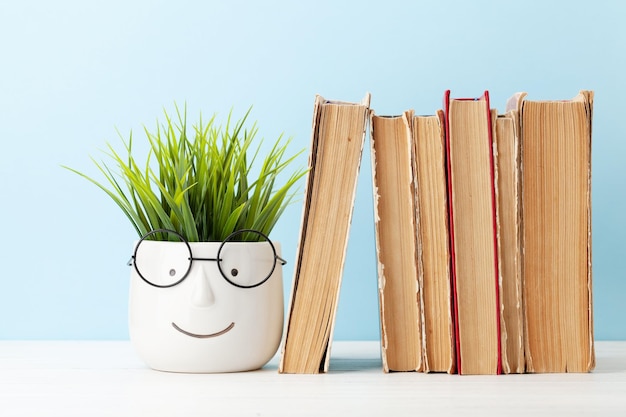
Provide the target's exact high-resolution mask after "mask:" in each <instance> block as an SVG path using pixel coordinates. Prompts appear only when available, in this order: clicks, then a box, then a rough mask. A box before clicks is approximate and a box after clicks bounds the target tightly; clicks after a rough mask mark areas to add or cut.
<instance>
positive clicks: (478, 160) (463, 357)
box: [444, 91, 501, 374]
mask: <svg viewBox="0 0 626 417" xmlns="http://www.w3.org/2000/svg"><path fill="white" fill-rule="evenodd" d="M444 106H445V116H446V117H445V120H446V140H447V155H448V187H449V195H450V204H449V216H450V247H451V258H452V283H453V288H454V311H455V326H456V347H457V349H456V353H457V368H458V372H459V373H460V374H498V373H500V372H501V367H500V366H501V363H500V348H501V346H500V313H499V305H500V302H499V291H498V276H499V273H498V254H497V238H496V206H495V187H494V165H493V150H492V149H493V148H492V147H493V132H492V121H491V119H492V115H491V109H490V107H489V94H488V92H487V91H485V94H484V95H483V96H482V97H480V98H475V99H474V98H472V99H452V98H450V91H447V92H446V94H445V99H444Z"/></svg>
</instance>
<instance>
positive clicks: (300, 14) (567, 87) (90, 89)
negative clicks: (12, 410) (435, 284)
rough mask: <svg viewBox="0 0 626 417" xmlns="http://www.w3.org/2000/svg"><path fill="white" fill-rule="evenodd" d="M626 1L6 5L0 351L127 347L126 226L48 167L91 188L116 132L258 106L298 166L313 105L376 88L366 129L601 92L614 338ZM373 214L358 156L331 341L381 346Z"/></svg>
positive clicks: (621, 225) (624, 248)
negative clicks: (10, 345)
mask: <svg viewBox="0 0 626 417" xmlns="http://www.w3.org/2000/svg"><path fill="white" fill-rule="evenodd" d="M383 4H384V5H383ZM625 4H626V3H624V2H622V1H619V0H615V1H595V2H590V1H567V2H565V1H563V2H558V1H555V2H547V1H545V0H539V1H535V0H531V1H486V0H483V1H461V0H460V1H450V0H448V1H429V2H418V1H409V0H406V1H394V0H390V1H386V2H377V3H374V2H363V1H339V0H319V1H308V2H303V1H299V2H295V1H286V0H285V1H263V2H253V1H249V2H243V1H232V0H231V1H220V2H217V1H207V2H201V1H177V2H172V1H147V0H141V1H128V0H124V1H121V0H107V1H100V2H94V1H78V0H76V1H71V0H58V1H54V2H49V1H43V0H21V1H13V2H9V1H3V2H2V3H0V141H1V142H0V143H1V147H0V202H1V204H0V219H1V221H2V223H1V227H2V232H3V233H2V234H3V238H2V242H1V243H0V245H1V246H0V248H1V250H0V257H1V258H0V259H1V265H2V268H1V269H0V283H1V285H0V288H1V289H0V339H125V338H127V337H128V331H127V318H126V315H127V301H128V296H127V291H128V276H129V270H128V267H127V266H126V264H125V263H126V261H127V260H128V258H129V255H130V250H131V246H132V242H133V240H134V239H135V238H136V236H135V235H134V231H133V230H132V228H131V226H130V224H129V223H128V222H127V220H126V219H125V217H124V216H123V215H122V214H121V212H119V211H118V209H117V207H116V206H115V205H114V204H113V203H112V202H111V201H110V200H109V199H108V198H107V197H106V196H105V195H104V194H103V193H102V192H100V191H99V190H97V189H96V188H95V187H93V186H91V185H89V184H88V183H86V182H85V181H84V180H82V179H80V178H78V177H77V176H75V175H73V174H71V173H69V172H67V171H65V170H63V169H61V168H60V165H61V164H66V165H70V166H72V167H75V168H78V169H80V170H83V171H85V172H87V173H89V174H91V175H97V172H96V169H95V167H94V166H93V165H92V163H91V161H90V160H89V155H92V156H95V157H97V158H100V156H101V154H100V153H99V152H100V149H103V148H104V146H105V143H106V142H107V141H110V142H112V143H113V144H114V145H119V143H120V142H119V138H118V137H117V133H116V130H115V129H118V130H119V131H120V132H121V133H122V134H123V135H125V136H126V135H127V134H128V132H129V131H130V130H131V129H132V130H133V131H134V132H135V135H136V137H137V138H140V137H142V136H141V133H142V132H141V129H142V126H143V125H147V126H149V127H152V126H154V122H155V120H156V118H157V117H161V115H162V110H163V108H166V109H168V110H172V109H173V104H174V102H177V103H185V102H186V103H187V105H188V109H189V110H188V111H189V115H190V117H191V118H195V117H196V116H197V114H198V113H199V112H200V111H202V112H203V113H204V114H205V115H210V114H212V113H214V112H218V116H220V117H222V116H223V117H225V115H226V114H227V112H228V111H229V110H230V109H231V108H233V109H234V111H235V113H237V112H239V114H242V113H243V112H244V111H245V110H246V109H247V108H248V107H249V106H250V105H254V108H253V111H252V118H254V119H256V120H258V121H259V126H260V129H261V134H262V135H263V136H265V137H266V138H268V139H272V138H274V137H276V136H277V135H278V134H280V133H281V132H284V133H285V134H286V135H287V136H293V137H294V142H293V146H292V149H293V152H296V151H297V150H299V149H302V148H306V147H308V145H309V140H310V133H311V115H312V111H313V100H314V96H315V94H318V93H319V94H321V95H323V96H325V97H327V98H332V99H341V100H348V101H358V100H360V99H361V98H362V97H363V96H364V94H365V92H367V91H369V92H371V93H372V108H374V109H375V110H376V112H377V113H378V114H398V113H400V112H402V111H403V110H406V109H409V108H413V109H414V110H415V111H416V113H417V114H432V113H434V111H435V110H436V109H438V108H440V106H441V102H442V97H443V92H444V90H446V89H451V90H452V94H453V96H457V97H459V96H476V95H479V94H481V93H482V92H483V90H485V89H489V90H490V94H491V100H492V104H493V106H494V107H497V108H498V109H499V110H500V111H503V110H504V104H505V101H506V99H507V98H508V97H509V96H510V95H511V94H512V93H514V92H517V91H521V90H524V91H527V92H528V93H529V98H530V99H566V98H570V97H573V96H574V95H575V94H577V93H578V91H579V90H580V89H591V90H594V91H595V93H596V96H595V97H596V100H595V107H594V111H595V114H594V131H593V141H594V142H593V188H592V191H593V262H594V263H593V268H594V283H593V285H594V302H595V306H594V307H595V330H596V338H597V339H626V325H624V322H623V318H624V317H626V303H624V302H623V299H624V295H625V293H626V281H625V280H624V259H625V257H626V239H625V237H626V221H625V220H624V218H625V215H624V213H626V194H625V192H624V191H625V187H624V183H625V181H626V168H625V166H626V165H625V164H624V163H623V159H624V156H626V140H625V139H626V137H625V133H626V131H625V130H626V128H625V123H624V110H623V101H624V98H625V97H626V82H625V81H624V78H623V76H624V74H625V70H624V68H625V66H626V27H625V26H624V25H623V20H624V18H626V6H625ZM366 146H367V145H366ZM366 149H367V148H366ZM300 162H301V164H302V165H306V154H305V155H303V156H302V158H301V160H300ZM301 210H302V206H301V201H299V202H297V203H296V204H294V205H292V206H291V207H290V208H289V210H288V212H287V213H286V214H285V216H284V217H283V218H282V220H281V222H280V223H279V225H278V227H277V228H276V229H275V233H274V235H273V237H274V239H277V240H280V241H281V242H282V244H283V247H284V255H285V257H286V258H287V259H289V260H290V261H293V259H294V253H295V245H296V241H297V237H298V227H299V225H300V216H301ZM372 211H373V210H372V197H371V170H370V160H369V154H368V152H365V153H364V159H363V163H362V170H361V176H360V178H359V184H358V192H357V200H356V206H355V210H354V220H353V224H352V230H351V235H350V243H349V247H348V255H347V264H346V268H345V276H344V282H343V287H342V292H341V299H340V306H339V312H338V317H337V326H336V330H335V338H336V339H377V338H378V337H379V328H378V304H377V294H376V267H375V253H374V226H373V214H372ZM292 266H293V262H290V263H289V264H288V265H287V266H286V267H285V291H286V292H289V289H290V287H291V277H292V272H293V271H292Z"/></svg>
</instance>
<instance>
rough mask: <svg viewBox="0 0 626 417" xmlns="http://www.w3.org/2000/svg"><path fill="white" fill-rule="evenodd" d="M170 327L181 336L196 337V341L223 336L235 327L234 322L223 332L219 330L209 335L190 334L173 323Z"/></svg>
mask: <svg viewBox="0 0 626 417" xmlns="http://www.w3.org/2000/svg"><path fill="white" fill-rule="evenodd" d="M172 327H174V328H175V329H176V330H178V331H179V332H181V333H182V334H184V335H187V336H191V337H196V338H198V339H209V338H211V337H217V336H221V335H223V334H224V333H228V332H229V331H230V330H231V329H232V328H233V327H235V322H232V323H230V324H229V325H228V326H227V327H226V328H225V329H224V330H220V331H219V332H217V333H211V334H196V333H191V332H188V331H186V330H183V329H181V328H180V327H178V326H177V325H176V323H174V322H172Z"/></svg>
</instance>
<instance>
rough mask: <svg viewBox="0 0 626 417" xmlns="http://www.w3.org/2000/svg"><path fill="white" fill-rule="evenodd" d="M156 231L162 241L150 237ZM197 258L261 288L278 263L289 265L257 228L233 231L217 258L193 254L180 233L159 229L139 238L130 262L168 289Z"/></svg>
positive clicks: (232, 279)
mask: <svg viewBox="0 0 626 417" xmlns="http://www.w3.org/2000/svg"><path fill="white" fill-rule="evenodd" d="M156 234H161V236H160V240H158V241H156V240H149V238H150V237H152V236H154V235H156ZM194 261H210V262H217V268H218V270H219V271H220V274H221V275H222V277H224V279H225V280H226V281H227V282H228V283H229V284H231V285H234V286H235V287H238V288H254V287H258V286H259V285H261V284H263V283H264V282H265V281H267V280H268V279H269V278H270V277H271V276H272V274H273V273H274V270H275V269H276V263H277V262H280V264H281V265H285V264H287V261H285V260H284V259H283V258H281V257H280V256H278V254H277V253H276V248H275V247H274V244H273V243H272V242H271V241H270V240H269V238H268V237H267V236H266V235H265V234H263V233H261V232H259V231H257V230H252V229H243V230H238V231H236V232H234V233H231V234H230V235H228V237H227V238H226V239H224V241H222V242H221V243H220V245H219V248H218V250H217V257H216V258H201V257H194V256H193V253H192V251H191V245H190V244H189V242H188V241H187V239H185V238H184V237H183V236H182V235H181V234H180V233H178V232H175V231H174V230H168V229H157V230H153V231H151V232H149V233H146V234H145V235H144V236H143V237H142V238H141V239H140V240H139V242H138V243H137V246H135V251H134V252H133V255H132V256H131V258H130V260H129V261H128V265H129V266H134V267H135V271H137V274H138V275H139V277H140V278H141V279H142V280H143V281H145V282H146V283H147V284H150V285H152V286H153V287H157V288H169V287H173V286H175V285H178V284H180V283H181V282H183V281H184V280H185V278H187V276H188V275H189V272H190V271H191V266H192V265H193V262H194Z"/></svg>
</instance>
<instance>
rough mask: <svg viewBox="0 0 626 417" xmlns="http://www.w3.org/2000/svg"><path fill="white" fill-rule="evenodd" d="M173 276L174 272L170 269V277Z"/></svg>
mask: <svg viewBox="0 0 626 417" xmlns="http://www.w3.org/2000/svg"><path fill="white" fill-rule="evenodd" d="M174 275H176V270H175V269H170V277H173V276H174Z"/></svg>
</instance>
